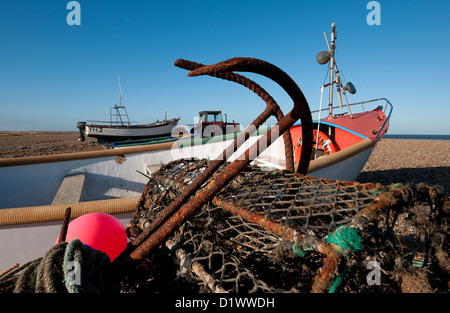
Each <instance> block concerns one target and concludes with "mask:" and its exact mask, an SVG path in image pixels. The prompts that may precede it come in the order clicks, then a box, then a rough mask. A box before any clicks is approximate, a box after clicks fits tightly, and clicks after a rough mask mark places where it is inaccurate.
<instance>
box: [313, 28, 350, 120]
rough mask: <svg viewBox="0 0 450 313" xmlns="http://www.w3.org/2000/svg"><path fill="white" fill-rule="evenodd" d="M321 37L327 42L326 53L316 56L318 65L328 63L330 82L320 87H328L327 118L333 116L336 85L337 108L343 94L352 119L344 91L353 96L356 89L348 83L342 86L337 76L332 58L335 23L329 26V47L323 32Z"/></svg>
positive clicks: (336, 68) (339, 77) (334, 46)
mask: <svg viewBox="0 0 450 313" xmlns="http://www.w3.org/2000/svg"><path fill="white" fill-rule="evenodd" d="M323 35H324V37H325V41H326V42H327V46H328V51H321V52H319V54H318V55H317V62H318V63H319V64H327V63H328V62H329V63H330V82H329V83H328V84H326V85H323V86H322V87H330V102H329V104H328V110H329V116H330V117H331V116H332V115H333V85H334V84H336V89H337V95H338V100H339V108H341V109H342V108H343V102H342V94H344V99H345V102H346V104H347V107H348V111H349V113H350V117H352V118H353V116H352V112H351V110H350V105H349V104H348V100H347V95H346V91H348V92H349V93H351V94H355V93H356V88H355V86H354V85H353V84H352V83H351V82H348V83H347V85H346V86H345V87H344V86H342V81H341V76H340V74H339V69H338V66H337V64H336V60H335V57H334V55H335V51H336V43H335V41H336V38H337V37H336V26H335V23H332V24H331V45H330V42H329V41H328V37H327V34H326V33H325V32H324V33H323ZM322 93H323V91H322ZM321 103H322V102H321Z"/></svg>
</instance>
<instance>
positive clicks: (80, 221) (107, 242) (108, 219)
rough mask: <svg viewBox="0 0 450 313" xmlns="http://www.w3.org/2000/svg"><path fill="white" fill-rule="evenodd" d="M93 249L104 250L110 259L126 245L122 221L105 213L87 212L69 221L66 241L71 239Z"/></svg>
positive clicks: (115, 256)
mask: <svg viewBox="0 0 450 313" xmlns="http://www.w3.org/2000/svg"><path fill="white" fill-rule="evenodd" d="M76 238H77V239H79V240H81V242H82V243H83V244H85V245H87V246H89V247H91V248H93V249H96V250H100V251H103V252H105V253H106V254H107V255H108V256H109V258H110V259H111V261H113V260H114V259H115V258H117V257H118V256H119V254H120V253H122V251H123V250H125V248H126V247H127V241H128V240H127V234H126V232H125V227H123V225H122V223H121V222H120V221H119V220H118V219H117V218H115V217H114V216H112V215H109V214H106V213H88V214H84V215H81V216H80V217H78V218H76V219H74V220H73V221H71V222H70V223H69V225H68V228H67V235H66V242H70V241H71V240H73V239H76Z"/></svg>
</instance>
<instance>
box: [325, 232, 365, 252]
mask: <svg viewBox="0 0 450 313" xmlns="http://www.w3.org/2000/svg"><path fill="white" fill-rule="evenodd" d="M327 241H328V242H329V243H331V244H334V245H336V246H338V247H339V249H338V250H339V252H341V253H342V254H344V255H347V254H348V253H349V252H352V251H356V250H362V243H361V237H360V236H359V234H358V230H357V229H356V228H353V227H349V226H345V225H343V226H339V227H338V228H337V229H336V230H335V231H334V233H332V234H329V235H328V236H327Z"/></svg>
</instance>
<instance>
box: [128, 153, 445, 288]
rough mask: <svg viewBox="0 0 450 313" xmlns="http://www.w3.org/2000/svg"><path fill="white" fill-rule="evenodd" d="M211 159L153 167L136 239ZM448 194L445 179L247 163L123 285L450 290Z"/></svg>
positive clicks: (132, 230) (134, 228) (134, 225)
mask: <svg viewBox="0 0 450 313" xmlns="http://www.w3.org/2000/svg"><path fill="white" fill-rule="evenodd" d="M207 165H208V161H206V160H201V161H195V160H178V161H174V162H171V163H169V164H167V165H166V166H163V167H162V168H161V169H160V170H159V171H157V172H155V173H154V174H153V175H152V178H151V179H150V180H149V183H148V184H147V186H146V188H145V190H144V192H143V194H142V197H141V199H140V202H139V204H138V207H137V210H136V213H135V214H134V216H133V218H132V220H131V221H130V224H129V225H128V226H129V227H128V229H127V231H128V233H129V236H130V238H133V237H136V236H137V235H138V234H139V233H140V232H141V231H142V230H143V229H145V228H146V227H148V225H149V224H150V223H151V221H152V220H154V218H155V217H156V216H157V215H158V213H159V212H161V210H162V209H163V208H164V207H165V206H166V205H167V204H168V203H170V201H171V200H173V199H174V198H175V197H177V195H178V194H179V193H180V191H181V190H182V189H183V188H185V187H186V186H187V185H189V184H190V182H192V181H193V180H194V179H195V177H197V176H198V175H199V174H200V173H201V172H202V171H204V170H205V168H206V167H207ZM225 166H226V165H225ZM218 172H220V170H219V171H218ZM212 179H214V176H213V177H211V178H210V180H212ZM206 184H207V183H205V185H206ZM441 194H442V191H441V190H440V188H439V187H438V186H425V185H423V186H403V185H393V186H389V187H385V186H381V185H380V184H360V183H357V182H342V181H331V180H327V179H317V178H313V177H309V176H302V175H298V174H292V173H286V172H281V171H272V172H267V171H261V170H259V169H258V168H253V167H247V168H246V169H245V170H243V171H242V172H241V173H240V174H239V175H238V176H237V177H235V178H234V179H233V180H232V181H231V182H230V183H229V184H228V185H227V186H226V187H225V188H223V189H222V191H221V192H220V193H219V194H217V195H216V197H214V199H212V200H211V201H210V202H209V203H208V204H207V205H205V206H203V207H202V209H201V210H199V211H198V212H197V214H196V215H195V216H193V217H192V218H190V219H189V220H188V221H187V222H186V223H185V224H184V225H183V226H182V227H181V228H180V229H179V230H178V231H177V232H176V233H175V234H173V236H172V237H171V238H170V239H169V240H168V241H167V242H166V247H165V248H164V247H160V248H159V249H158V250H157V252H155V253H153V254H152V255H151V259H148V260H147V262H144V263H143V264H141V272H139V271H137V272H136V273H135V275H136V276H134V277H133V279H131V278H130V280H129V281H128V282H127V283H124V286H125V285H126V286H127V287H126V288H125V287H124V288H123V292H143V291H161V292H167V291H170V290H183V291H186V290H190V291H194V292H239V293H249V292H311V291H314V292H317V291H318V292H324V291H330V292H339V291H341V292H401V291H405V290H408V288H410V289H411V288H412V289H414V290H419V291H422V292H423V291H432V292H446V291H447V289H448V277H449V269H450V267H449V262H448V261H447V257H448V244H447V240H446V238H447V236H448V217H447V215H446V214H445V212H444V213H443V210H442V205H443V202H442V197H440V195H441ZM150 265H151V266H150ZM149 266H150V268H149ZM131 281H133V283H130V282H131Z"/></svg>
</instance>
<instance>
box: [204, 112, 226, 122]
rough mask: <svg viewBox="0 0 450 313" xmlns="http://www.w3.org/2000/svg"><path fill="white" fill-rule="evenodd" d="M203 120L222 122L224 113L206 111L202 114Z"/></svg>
mask: <svg viewBox="0 0 450 313" xmlns="http://www.w3.org/2000/svg"><path fill="white" fill-rule="evenodd" d="M202 122H204V123H212V122H222V113H221V112H219V113H205V114H202Z"/></svg>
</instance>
